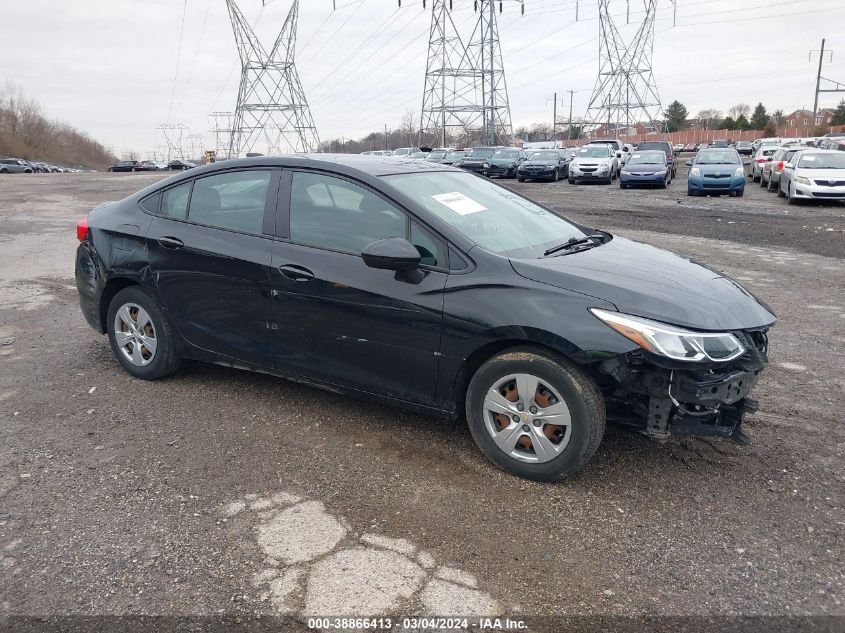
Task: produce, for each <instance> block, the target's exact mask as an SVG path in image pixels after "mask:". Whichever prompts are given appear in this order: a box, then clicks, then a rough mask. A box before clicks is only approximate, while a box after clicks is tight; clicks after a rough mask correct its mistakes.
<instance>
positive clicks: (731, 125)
mask: <svg viewBox="0 0 845 633" xmlns="http://www.w3.org/2000/svg"><path fill="white" fill-rule="evenodd" d="M719 129H720V130H735V129H736V121H734V119H733V117H730V116H727V117H725V118H724V119H722V123H721V125H719Z"/></svg>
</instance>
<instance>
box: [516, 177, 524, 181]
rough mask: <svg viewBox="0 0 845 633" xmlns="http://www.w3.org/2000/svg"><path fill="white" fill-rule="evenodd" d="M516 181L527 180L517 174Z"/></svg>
mask: <svg viewBox="0 0 845 633" xmlns="http://www.w3.org/2000/svg"><path fill="white" fill-rule="evenodd" d="M516 181H517V182H525V178H523V177H522V176H517V177H516Z"/></svg>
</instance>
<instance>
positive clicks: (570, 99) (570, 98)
mask: <svg viewBox="0 0 845 633" xmlns="http://www.w3.org/2000/svg"><path fill="white" fill-rule="evenodd" d="M566 92H568V93H569V140H570V141H571V140H572V96H573V95H574V94H575V91H574V90H567V91H566Z"/></svg>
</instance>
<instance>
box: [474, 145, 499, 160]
mask: <svg viewBox="0 0 845 633" xmlns="http://www.w3.org/2000/svg"><path fill="white" fill-rule="evenodd" d="M495 152H496V150H494V149H493V148H492V147H476V148H475V149H473V150H472V151H471V152H470V153H469V155H470V156H471V157H473V158H490V157H491V156H492V155H493V154H494V153H495Z"/></svg>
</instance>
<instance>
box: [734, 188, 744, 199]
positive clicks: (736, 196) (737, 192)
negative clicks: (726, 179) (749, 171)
mask: <svg viewBox="0 0 845 633" xmlns="http://www.w3.org/2000/svg"><path fill="white" fill-rule="evenodd" d="M743 195H745V189H739V190H738V191H736V192H735V193H734V198H741V197H742V196H743Z"/></svg>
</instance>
